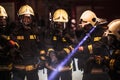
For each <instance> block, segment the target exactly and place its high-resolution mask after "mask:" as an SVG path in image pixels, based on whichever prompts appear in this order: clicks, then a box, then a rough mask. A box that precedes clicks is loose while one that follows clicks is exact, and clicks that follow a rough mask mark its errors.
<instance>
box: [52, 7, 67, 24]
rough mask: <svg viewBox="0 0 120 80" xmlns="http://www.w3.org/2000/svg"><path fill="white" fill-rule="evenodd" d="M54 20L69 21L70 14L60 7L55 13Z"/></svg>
mask: <svg viewBox="0 0 120 80" xmlns="http://www.w3.org/2000/svg"><path fill="white" fill-rule="evenodd" d="M53 21H54V22H68V14H67V12H66V11H65V10H64V9H58V10H56V11H55V12H54V14H53Z"/></svg>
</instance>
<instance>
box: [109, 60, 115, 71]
mask: <svg viewBox="0 0 120 80" xmlns="http://www.w3.org/2000/svg"><path fill="white" fill-rule="evenodd" d="M114 63H115V59H111V60H110V64H109V66H110V69H113V68H114Z"/></svg>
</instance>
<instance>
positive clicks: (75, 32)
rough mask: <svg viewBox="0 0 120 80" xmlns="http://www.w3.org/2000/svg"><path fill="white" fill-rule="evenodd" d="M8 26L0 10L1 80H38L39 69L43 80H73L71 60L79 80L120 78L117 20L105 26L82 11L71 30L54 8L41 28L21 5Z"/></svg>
mask: <svg viewBox="0 0 120 80" xmlns="http://www.w3.org/2000/svg"><path fill="white" fill-rule="evenodd" d="M9 16H10V15H9ZM8 21H9V20H8V14H7V12H6V10H5V8H4V7H3V6H2V5H0V80H25V78H26V80H39V77H41V75H38V71H39V70H41V69H44V68H46V69H47V80H72V79H73V78H72V77H73V75H72V71H75V70H76V69H75V62H74V60H75V59H78V61H77V65H78V69H79V70H81V71H83V77H82V80H119V79H120V19H114V20H113V21H111V22H109V23H108V21H107V20H105V19H102V18H98V17H97V16H96V14H95V13H94V12H93V11H92V10H86V11H84V12H83V13H82V15H81V16H80V19H79V24H78V26H77V27H76V26H75V25H73V26H72V27H73V28H71V27H70V25H69V21H70V20H69V15H68V13H67V11H66V10H65V9H62V8H59V9H57V10H56V11H55V12H54V14H53V15H52V18H51V20H50V25H49V26H47V27H41V26H39V25H38V23H36V22H35V21H36V20H35V13H34V11H33V9H32V7H31V6H29V5H23V6H21V7H20V9H19V10H18V20H17V21H15V22H13V23H9V22H8ZM73 22H74V21H73ZM78 75H79V74H78Z"/></svg>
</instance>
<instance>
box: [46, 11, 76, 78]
mask: <svg viewBox="0 0 120 80" xmlns="http://www.w3.org/2000/svg"><path fill="white" fill-rule="evenodd" d="M56 11H57V10H56ZM59 11H60V12H61V13H62V11H63V12H64V10H63V9H58V13H59ZM56 13H57V12H56ZM65 13H66V12H65ZM56 16H57V15H55V16H53V17H56ZM57 17H59V16H57ZM62 17H64V18H65V19H64V20H67V19H66V16H64V15H63V14H61V16H60V18H58V19H57V18H56V19H55V20H58V23H57V22H55V23H54V25H53V27H54V28H50V29H47V31H46V33H45V40H44V41H45V45H46V51H47V52H48V53H47V62H46V68H47V75H48V80H72V65H71V61H72V58H71V59H70V60H69V61H67V62H66V63H65V65H63V66H62V68H61V69H60V68H59V67H60V66H59V64H61V63H62V62H64V59H65V58H66V57H67V56H68V54H69V53H70V45H71V44H73V41H72V39H74V37H71V35H70V34H69V33H72V32H69V30H67V26H64V25H63V24H66V23H65V22H64V20H63V19H61V18H62ZM59 19H61V20H63V21H60V22H59ZM68 47H69V49H68ZM54 73H55V74H54ZM52 74H54V75H53V76H52ZM66 76H67V77H66ZM51 77H52V79H51Z"/></svg>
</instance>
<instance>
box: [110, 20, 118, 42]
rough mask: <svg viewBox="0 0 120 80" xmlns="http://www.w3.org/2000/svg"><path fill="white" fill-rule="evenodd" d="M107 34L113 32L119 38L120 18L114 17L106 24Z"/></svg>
mask: <svg viewBox="0 0 120 80" xmlns="http://www.w3.org/2000/svg"><path fill="white" fill-rule="evenodd" d="M108 30H109V34H113V35H115V36H116V37H117V40H120V19H115V20H113V21H112V22H110V23H109V24H108Z"/></svg>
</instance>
